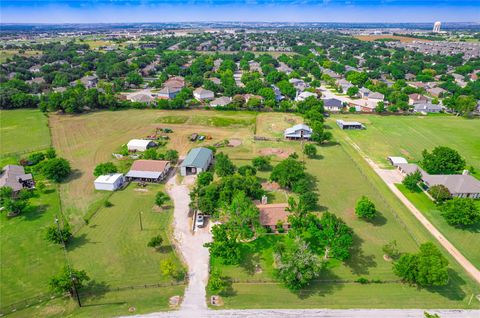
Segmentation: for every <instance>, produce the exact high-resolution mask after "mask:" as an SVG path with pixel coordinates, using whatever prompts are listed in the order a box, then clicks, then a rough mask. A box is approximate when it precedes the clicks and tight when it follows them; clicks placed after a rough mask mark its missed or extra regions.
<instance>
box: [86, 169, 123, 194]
mask: <svg viewBox="0 0 480 318" xmlns="http://www.w3.org/2000/svg"><path fill="white" fill-rule="evenodd" d="M124 182H125V178H124V177H123V174H121V173H111V174H106V175H101V176H99V177H98V178H97V179H95V182H94V185H95V189H96V190H105V191H115V190H117V189H118V188H120V187H121V186H122V185H123V183H124Z"/></svg>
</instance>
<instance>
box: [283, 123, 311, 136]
mask: <svg viewBox="0 0 480 318" xmlns="http://www.w3.org/2000/svg"><path fill="white" fill-rule="evenodd" d="M283 136H284V137H285V138H287V139H310V137H311V136H312V128H310V127H308V126H307V125H305V124H298V125H295V126H293V127H290V128H287V129H285V131H284V133H283Z"/></svg>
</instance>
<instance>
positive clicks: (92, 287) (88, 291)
mask: <svg viewBox="0 0 480 318" xmlns="http://www.w3.org/2000/svg"><path fill="white" fill-rule="evenodd" d="M109 291H110V287H109V285H108V284H107V283H106V282H104V281H100V282H99V281H96V280H93V279H92V280H91V281H89V282H88V284H87V285H85V286H84V287H83V288H82V290H81V291H80V293H79V294H80V297H81V298H83V299H84V300H87V301H89V300H99V299H102V298H103V297H104V296H105V294H106V293H107V292H109ZM96 305H106V304H89V305H85V306H96Z"/></svg>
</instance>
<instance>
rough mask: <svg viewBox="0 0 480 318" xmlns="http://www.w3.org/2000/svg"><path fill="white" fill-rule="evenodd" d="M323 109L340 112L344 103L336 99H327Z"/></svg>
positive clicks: (324, 101)
mask: <svg viewBox="0 0 480 318" xmlns="http://www.w3.org/2000/svg"><path fill="white" fill-rule="evenodd" d="M323 107H324V108H325V110H328V111H331V112H339V111H341V110H342V109H343V103H342V101H341V100H339V99H336V98H327V99H324V100H323Z"/></svg>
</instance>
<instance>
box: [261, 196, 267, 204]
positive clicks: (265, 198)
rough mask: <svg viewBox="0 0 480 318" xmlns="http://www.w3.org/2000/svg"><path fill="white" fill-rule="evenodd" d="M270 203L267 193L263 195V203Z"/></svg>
mask: <svg viewBox="0 0 480 318" xmlns="http://www.w3.org/2000/svg"><path fill="white" fill-rule="evenodd" d="M267 203H268V197H267V196H266V195H262V204H267Z"/></svg>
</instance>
